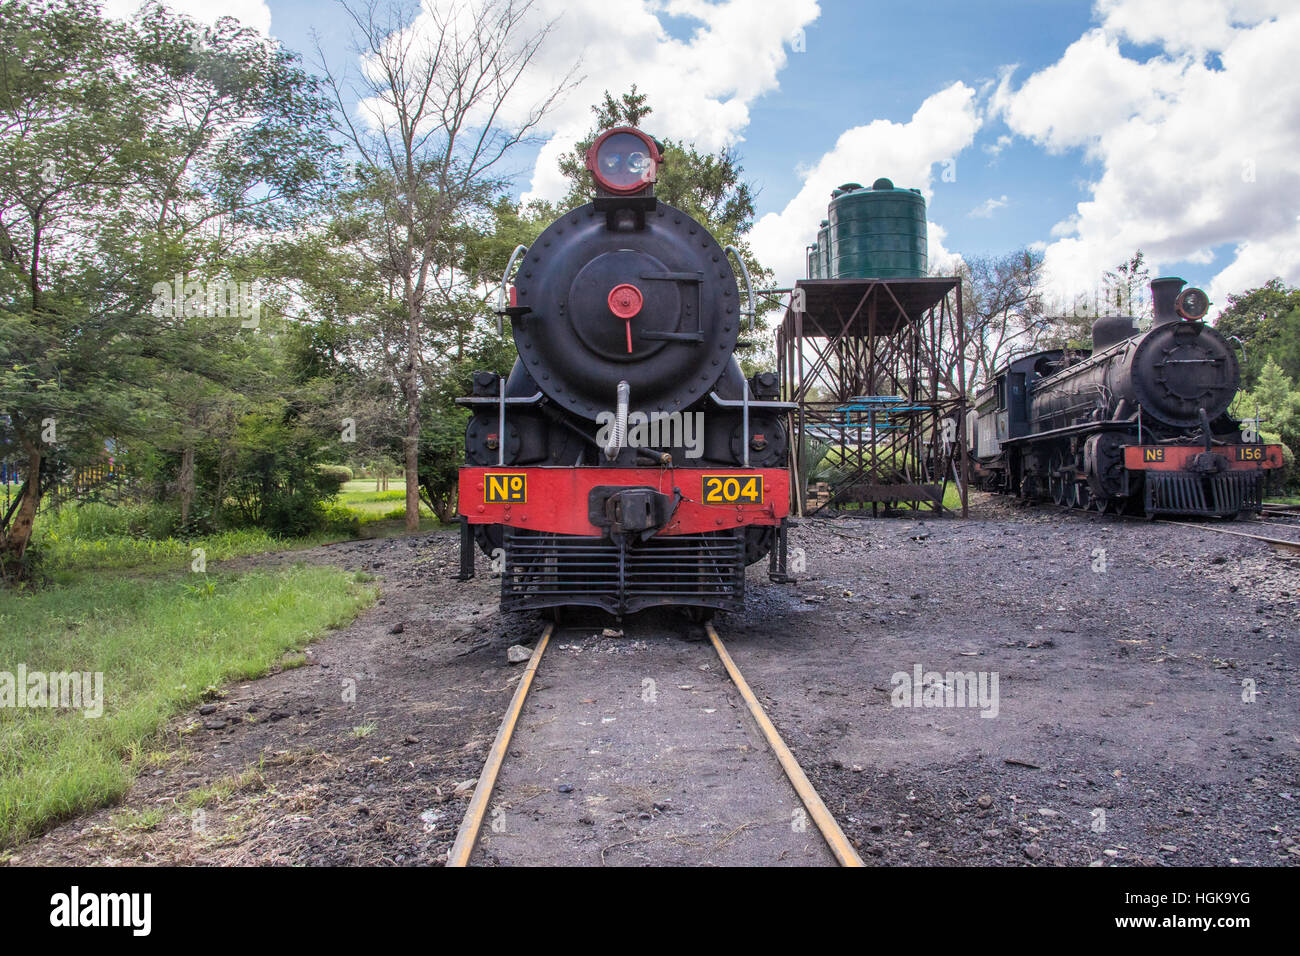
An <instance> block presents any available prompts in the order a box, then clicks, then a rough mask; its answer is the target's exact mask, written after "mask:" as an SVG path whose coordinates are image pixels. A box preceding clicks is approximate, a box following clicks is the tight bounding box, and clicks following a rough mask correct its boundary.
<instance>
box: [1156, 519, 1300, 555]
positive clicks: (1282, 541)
mask: <svg viewBox="0 0 1300 956" xmlns="http://www.w3.org/2000/svg"><path fill="white" fill-rule="evenodd" d="M1155 520H1156V522H1157V523H1158V524H1175V525H1179V526H1181V527H1184V528H1195V529H1196V530H1198V531H1213V532H1215V533H1217V534H1230V535H1233V536H1234V537H1238V538H1250V539H1252V540H1254V541H1259V542H1261V543H1263V544H1267V545H1268V546H1269V547H1271V548H1272V549H1273V550H1274V551H1277V552H1279V553H1281V554H1287V555H1292V554H1294V555H1300V541H1297V540H1293V539H1291V538H1275V537H1272V536H1270V535H1263V534H1251V533H1250V532H1249V531H1234V530H1233V529H1231V528H1221V527H1219V526H1218V525H1214V524H1210V523H1208V522H1206V523H1202V524H1197V523H1194V522H1191V521H1173V520H1171V519H1169V518H1156V519H1155ZM1259 523H1261V524H1266V525H1269V526H1273V523H1272V522H1259Z"/></svg>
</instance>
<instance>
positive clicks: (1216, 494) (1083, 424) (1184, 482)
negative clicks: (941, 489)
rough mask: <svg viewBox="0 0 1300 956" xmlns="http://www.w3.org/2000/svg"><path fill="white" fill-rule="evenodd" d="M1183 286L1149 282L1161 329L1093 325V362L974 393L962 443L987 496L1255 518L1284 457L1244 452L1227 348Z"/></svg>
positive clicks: (1065, 353) (1016, 367)
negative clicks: (1252, 514) (1272, 473)
mask: <svg viewBox="0 0 1300 956" xmlns="http://www.w3.org/2000/svg"><path fill="white" fill-rule="evenodd" d="M1184 284H1185V283H1184V282H1183V280H1182V279H1174V278H1166V279H1156V280H1154V281H1153V282H1152V283H1151V293H1152V303H1153V306H1154V312H1155V317H1154V319H1153V322H1152V325H1151V328H1150V329H1148V330H1147V331H1146V332H1139V331H1138V328H1137V326H1136V324H1135V322H1134V320H1133V319H1132V318H1130V317H1127V316H1107V317H1105V318H1102V319H1098V320H1097V322H1096V323H1095V324H1094V326H1093V347H1092V349H1091V350H1090V351H1074V350H1066V349H1055V350H1050V351H1045V352H1039V353H1036V354H1034V355H1027V356H1025V357H1023V358H1019V359H1016V360H1015V361H1013V362H1011V363H1009V364H1008V365H1006V366H1005V367H1004V368H1002V369H1000V370H999V371H998V372H997V374H996V375H995V376H994V378H993V380H992V381H991V382H990V383H989V384H988V385H987V386H986V387H985V388H984V389H982V390H981V391H980V392H979V393H978V394H977V395H976V396H975V400H974V402H973V406H974V407H973V409H972V410H971V412H970V413H969V416H970V417H969V421H968V429H967V433H968V435H969V436H970V442H971V452H972V455H973V457H974V459H975V462H976V473H977V475H978V476H979V479H980V481H981V483H982V485H983V486H984V487H985V488H986V489H987V490H990V491H999V492H1003V493H1008V494H1019V495H1022V496H1024V497H1027V498H1039V497H1044V496H1046V497H1050V498H1051V499H1052V500H1053V501H1055V502H1056V503H1057V504H1062V505H1069V506H1071V507H1075V508H1085V509H1095V510H1099V511H1127V512H1136V513H1144V514H1147V515H1156V514H1182V515H1206V516H1214V517H1229V518H1230V517H1235V516H1236V515H1238V514H1239V513H1241V512H1243V511H1258V510H1259V508H1260V505H1261V502H1262V496H1263V489H1264V483H1265V480H1266V476H1267V474H1268V472H1269V470H1271V469H1275V468H1280V467H1282V448H1281V446H1280V445H1265V444H1260V443H1258V442H1252V441H1246V440H1245V439H1244V438H1243V434H1242V428H1241V426H1242V423H1241V422H1240V421H1238V420H1236V419H1234V418H1232V417H1231V416H1230V415H1229V414H1228V406H1229V405H1231V403H1232V399H1233V397H1234V396H1235V395H1236V393H1237V389H1238V387H1239V385H1240V370H1239V369H1238V366H1237V358H1236V355H1235V354H1234V353H1233V350H1232V346H1231V345H1230V344H1229V343H1228V342H1227V341H1226V340H1225V339H1224V338H1223V336H1222V335H1220V334H1219V333H1218V332H1217V331H1215V330H1214V329H1213V328H1211V327H1210V326H1208V325H1206V324H1205V323H1204V322H1203V321H1202V320H1203V319H1204V317H1205V314H1206V312H1207V311H1208V308H1209V301H1208V300H1207V299H1206V296H1205V293H1204V292H1202V291H1201V290H1200V289H1193V288H1186V289H1185V288H1183V286H1184Z"/></svg>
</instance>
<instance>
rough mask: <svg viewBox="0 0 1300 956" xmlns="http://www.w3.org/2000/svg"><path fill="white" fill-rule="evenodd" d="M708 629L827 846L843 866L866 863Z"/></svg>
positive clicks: (723, 662)
mask: <svg viewBox="0 0 1300 956" xmlns="http://www.w3.org/2000/svg"><path fill="white" fill-rule="evenodd" d="M704 629H705V631H706V633H707V634H708V635H709V641H710V642H711V643H712V644H713V649H714V650H715V651H717V652H718V658H719V659H720V660H721V661H722V666H723V667H725V668H726V669H727V675H728V676H729V677H730V678H731V682H732V683H733V684H735V685H736V689H737V690H739V691H740V696H741V697H743V698H744V700H745V705H746V706H747V707H749V712H750V714H751V715H752V716H753V718H754V720H755V722H756V723H757V724H758V728H759V730H761V731H762V732H763V736H764V737H766V738H767V743H768V746H770V747H771V748H772V751H773V753H775V754H776V759H777V760H778V761H780V763H781V769H782V770H784V771H785V775H786V776H787V777H788V778H789V779H790V783H791V784H792V785H793V786H794V789H795V793H797V794H798V795H799V799H800V800H802V801H803V805H804V806H805V807H806V808H807V809H808V814H809V816H811V817H812V818H813V822H814V823H816V824H817V829H818V830H820V831H821V834H822V838H823V839H824V840H825V841H826V845H827V846H828V847H829V848H830V851H831V853H832V854H834V856H835V859H836V860H838V861H839V864H840V865H841V866H863V865H864V864H863V862H862V858H861V857H860V856H858V854H857V851H856V850H854V849H853V844H852V843H850V842H849V838H848V837H847V836H845V835H844V831H843V830H841V829H840V825H839V824H838V823H836V822H835V818H834V817H833V816H831V812H830V810H828V809H827V808H826V804H825V803H824V802H823V801H822V798H821V797H819V796H818V795H817V791H816V790H815V789H813V785H812V783H811V782H810V781H809V780H808V776H807V774H805V773H804V772H803V768H802V767H800V766H799V761H798V760H796V759H795V756H794V754H793V753H791V752H790V748H789V747H787V746H786V745H785V741H784V740H782V739H781V735H780V734H779V733H777V730H776V727H775V725H773V723H772V721H771V720H770V719H769V718H768V716H767V712H766V711H765V710H763V705H762V704H760V703H759V702H758V698H757V697H755V696H754V692H753V691H752V690H751V689H750V687H749V683H748V681H746V680H745V678H744V677H742V676H741V674H740V669H739V668H737V667H736V662H735V661H733V660H732V659H731V655H730V654H728V653H727V649H726V648H725V647H723V646H722V639H721V638H719V637H718V632H717V631H716V630H715V629H714V627H713V625H712V624H706V625H705V626H704Z"/></svg>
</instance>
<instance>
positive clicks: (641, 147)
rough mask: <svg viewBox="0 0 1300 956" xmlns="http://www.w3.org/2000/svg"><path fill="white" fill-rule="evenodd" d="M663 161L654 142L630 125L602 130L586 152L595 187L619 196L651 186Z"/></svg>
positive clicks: (628, 194)
mask: <svg viewBox="0 0 1300 956" xmlns="http://www.w3.org/2000/svg"><path fill="white" fill-rule="evenodd" d="M663 159H664V158H663V154H662V153H661V152H660V151H659V147H658V146H657V145H656V144H655V141H654V140H653V139H651V138H650V137H649V136H647V135H646V134H645V133H643V132H641V131H640V130H639V129H637V128H636V127H634V126H619V127H616V128H615V129H610V130H606V131H605V132H603V133H601V134H600V135H599V136H597V137H596V141H595V142H594V143H592V144H591V148H590V149H589V150H587V168H588V169H590V170H591V175H592V176H593V177H595V180H596V185H597V186H599V187H600V188H601V189H603V190H605V191H606V192H611V193H615V194H616V195H620V196H630V195H631V194H633V193H639V192H641V191H642V190H643V189H648V188H649V187H650V186H651V185H653V184H654V181H655V179H656V177H657V175H658V172H659V164H660V163H662V162H663Z"/></svg>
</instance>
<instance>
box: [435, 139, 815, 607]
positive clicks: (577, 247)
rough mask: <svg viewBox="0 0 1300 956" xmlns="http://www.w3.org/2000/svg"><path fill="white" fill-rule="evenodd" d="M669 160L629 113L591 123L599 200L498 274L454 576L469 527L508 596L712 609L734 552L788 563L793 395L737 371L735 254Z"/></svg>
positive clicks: (464, 567)
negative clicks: (662, 196)
mask: <svg viewBox="0 0 1300 956" xmlns="http://www.w3.org/2000/svg"><path fill="white" fill-rule="evenodd" d="M662 161H663V157H662V153H661V149H660V146H659V144H658V143H656V142H655V141H654V140H653V139H652V138H651V137H649V136H647V135H646V134H645V133H643V132H641V131H640V130H638V129H635V128H631V127H620V128H618V129H612V130H609V131H607V132H604V133H602V134H601V135H600V136H599V137H598V138H597V139H596V141H595V143H594V144H593V145H592V147H591V149H590V150H589V152H588V154H587V166H588V168H589V169H590V170H591V173H592V175H593V178H594V180H595V186H596V189H595V197H594V201H592V202H591V203H588V204H587V205H584V206H582V207H580V208H578V209H575V210H573V211H572V212H569V213H566V214H565V215H564V216H562V217H561V218H559V219H557V220H556V221H555V222H553V223H552V224H551V225H550V226H549V227H548V228H547V229H546V230H545V231H544V232H543V233H542V234H541V236H539V237H538V239H537V240H536V241H535V242H534V243H533V244H532V246H531V248H527V249H525V248H524V247H522V246H521V247H520V248H518V249H516V250H515V256H514V257H512V258H511V262H510V264H509V265H508V266H507V268H506V275H505V276H503V279H502V300H501V304H500V307H499V310H498V311H499V313H500V314H501V315H503V316H508V317H509V318H510V322H511V327H512V331H513V335H514V341H515V346H516V348H517V350H518V359H517V360H516V361H515V364H514V368H513V369H512V370H511V372H510V375H509V377H508V378H506V379H501V378H499V377H498V376H496V375H494V374H492V373H490V372H488V373H484V372H479V373H476V375H475V377H474V389H473V395H471V396H469V397H466V398H463V399H461V400H460V401H462V402H463V403H465V404H467V405H469V406H470V407H471V408H472V409H473V417H472V419H471V420H470V422H469V425H468V428H467V430H466V434H465V456H466V464H465V466H464V467H463V468H462V469H461V473H460V486H459V490H460V513H461V521H462V536H461V575H462V577H468V576H470V575H472V574H473V570H474V543H475V542H477V544H478V546H479V548H481V549H482V550H483V551H484V552H485V553H487V554H488V555H489V556H490V557H491V558H492V561H493V569H494V570H495V571H499V572H500V573H501V603H502V607H503V609H509V610H518V609H527V608H543V609H559V608H562V607H565V606H569V605H588V606H594V607H599V608H603V609H605V610H607V611H610V612H612V613H616V614H623V613H628V612H632V611H637V610H640V609H642V608H646V607H650V606H654V605H664V604H673V605H684V606H686V607H688V608H691V609H693V613H694V615H695V616H697V617H707V616H708V615H709V614H711V613H712V612H713V611H714V610H738V609H740V608H741V607H742V606H743V600H744V577H745V575H744V572H745V567H746V565H748V564H751V563H753V562H755V561H758V560H759V559H761V558H763V557H764V556H769V555H770V567H769V573H770V574H771V575H772V576H773V578H774V579H775V580H784V573H785V522H786V517H787V515H788V512H789V480H788V474H787V470H786V468H787V463H788V454H789V450H788V445H787V431H786V427H785V424H784V419H785V415H786V413H787V412H788V410H789V409H791V408H792V407H793V406H792V405H789V404H788V403H784V402H780V401H777V400H776V399H777V397H778V384H777V378H776V375H775V374H774V373H771V372H763V373H759V374H756V375H754V376H752V377H751V378H749V379H748V380H746V378H745V376H744V374H743V373H742V372H741V369H740V366H739V364H738V363H737V362H736V359H735V357H734V355H733V352H734V351H735V349H736V346H737V341H738V337H739V335H740V331H741V325H742V322H743V321H744V320H745V319H746V318H747V317H748V318H749V319H750V321H751V323H752V317H753V295H752V292H751V290H750V289H749V279H748V275H747V274H746V272H745V268H744V263H743V261H741V260H740V257H739V254H735V250H733V249H731V248H730V247H728V248H727V249H723V248H721V247H720V246H719V245H718V243H717V242H716V241H715V239H714V238H713V236H711V235H710V234H709V233H708V231H707V230H706V229H705V228H704V227H703V226H701V225H700V224H699V223H698V222H696V221H695V220H694V219H692V218H691V217H690V216H688V215H686V213H684V212H682V211H680V210H678V209H674V208H673V207H671V206H668V205H666V204H665V203H663V202H660V201H659V200H657V199H656V198H655V194H654V183H655V179H656V174H657V170H658V168H659V165H660V164H661V163H662ZM731 254H735V258H736V260H737V261H738V262H740V267H741V274H742V277H743V278H744V281H745V287H746V288H745V292H746V303H747V304H742V302H741V296H740V288H739V286H738V283H737V281H736V277H735V275H734V274H733V273H732V269H731V265H730V260H729V258H728V257H729V255H731ZM517 260H518V273H517V275H516V276H515V279H514V287H513V288H511V289H509V291H508V292H507V291H506V290H507V283H508V277H509V275H510V273H511V270H512V269H513V268H514V266H515V263H516V261H517ZM553 613H558V611H554V612H553Z"/></svg>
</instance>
